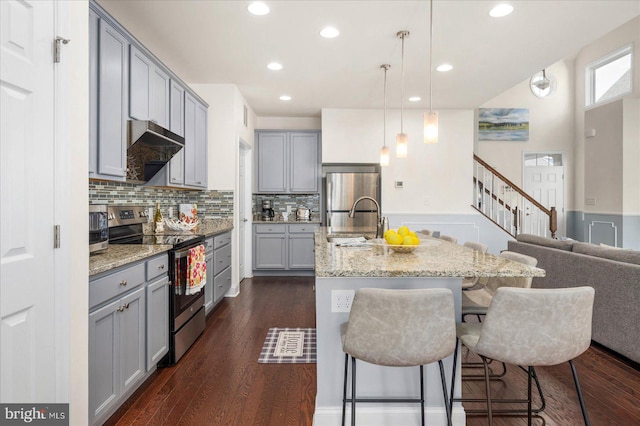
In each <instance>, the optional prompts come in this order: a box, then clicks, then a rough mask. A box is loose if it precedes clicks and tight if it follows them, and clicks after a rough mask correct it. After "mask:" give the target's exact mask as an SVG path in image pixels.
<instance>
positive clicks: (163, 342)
mask: <svg viewBox="0 0 640 426" xmlns="http://www.w3.org/2000/svg"><path fill="white" fill-rule="evenodd" d="M168 284H169V277H168V276H166V275H165V276H164V277H162V278H160V279H158V280H156V281H155V282H153V283H150V284H148V285H147V300H146V302H147V371H149V370H151V368H153V366H154V365H156V364H157V363H158V362H159V361H160V360H161V359H162V357H163V356H164V355H165V354H166V353H167V352H169V288H170V287H169V285H168Z"/></svg>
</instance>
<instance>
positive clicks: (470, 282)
mask: <svg viewBox="0 0 640 426" xmlns="http://www.w3.org/2000/svg"><path fill="white" fill-rule="evenodd" d="M463 246H465V247H468V248H470V249H473V250H475V251H478V252H480V253H482V254H485V253H486V252H487V250H489V247H488V246H487V245H486V244H482V243H479V242H477V241H465V243H464V244H463ZM478 279H479V278H478V277H466V278H463V279H462V289H463V290H467V289H469V288H471V287H474V286H475V285H476V284H477V283H478Z"/></svg>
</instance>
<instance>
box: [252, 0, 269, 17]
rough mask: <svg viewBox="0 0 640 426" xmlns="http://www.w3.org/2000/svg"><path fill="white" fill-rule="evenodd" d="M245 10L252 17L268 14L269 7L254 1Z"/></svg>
mask: <svg viewBox="0 0 640 426" xmlns="http://www.w3.org/2000/svg"><path fill="white" fill-rule="evenodd" d="M247 10H248V11H249V13H251V14H253V15H258V16H262V15H266V14H267V13H269V6H267V5H266V4H264V3H263V2H261V1H254V2H253V3H251V4H250V5H249V6H247Z"/></svg>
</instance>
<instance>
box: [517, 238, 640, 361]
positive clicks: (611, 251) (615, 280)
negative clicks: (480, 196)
mask: <svg viewBox="0 0 640 426" xmlns="http://www.w3.org/2000/svg"><path fill="white" fill-rule="evenodd" d="M508 247H509V250H510V251H515V252H517V253H522V254H526V255H528V256H533V257H535V258H536V259H538V268H542V269H544V270H545V271H546V276H545V277H544V278H539V277H536V278H534V279H533V283H532V287H533V288H562V287H579V286H590V287H593V288H594V289H595V300H594V304H593V328H592V337H591V338H592V340H593V341H594V342H596V343H598V344H600V345H602V346H604V347H606V348H608V349H610V350H612V351H614V352H616V353H618V354H620V355H622V356H624V357H626V358H628V359H630V360H631V361H633V362H635V363H640V251H633V250H623V249H618V248H614V247H610V246H598V245H595V244H589V243H582V242H578V241H573V240H565V241H560V240H554V239H550V238H544V237H538V236H535V235H528V234H521V235H518V236H517V237H516V241H513V240H512V241H509V242H508Z"/></svg>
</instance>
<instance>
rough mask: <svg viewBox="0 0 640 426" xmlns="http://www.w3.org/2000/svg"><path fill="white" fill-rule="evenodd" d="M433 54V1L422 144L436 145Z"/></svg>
mask: <svg viewBox="0 0 640 426" xmlns="http://www.w3.org/2000/svg"><path fill="white" fill-rule="evenodd" d="M432 53H433V0H430V1H429V110H428V111H427V112H425V113H424V143H428V144H431V143H438V113H437V112H436V111H434V110H433V106H432V101H433V90H432V86H431V75H432V68H431V67H432V65H431V59H432Z"/></svg>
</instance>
